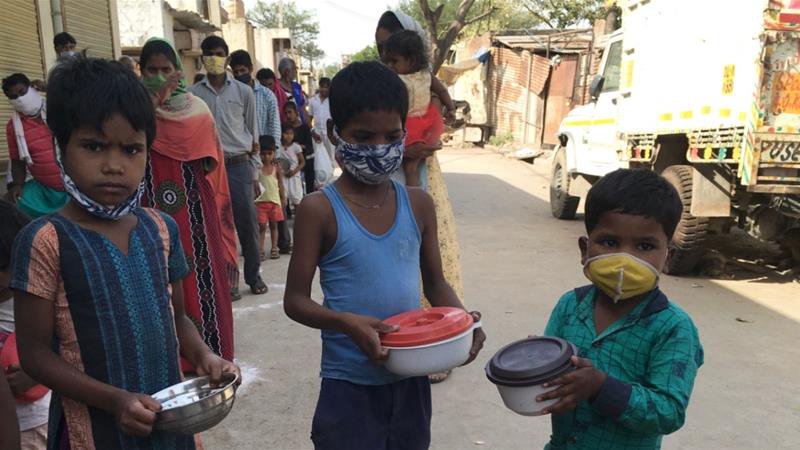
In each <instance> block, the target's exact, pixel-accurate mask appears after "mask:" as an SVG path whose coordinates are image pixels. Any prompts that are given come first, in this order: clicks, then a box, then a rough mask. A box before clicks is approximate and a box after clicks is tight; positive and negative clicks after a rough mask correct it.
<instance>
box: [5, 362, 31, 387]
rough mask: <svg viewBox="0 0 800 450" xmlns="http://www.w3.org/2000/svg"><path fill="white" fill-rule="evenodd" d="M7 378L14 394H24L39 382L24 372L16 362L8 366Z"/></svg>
mask: <svg viewBox="0 0 800 450" xmlns="http://www.w3.org/2000/svg"><path fill="white" fill-rule="evenodd" d="M6 380H8V386H9V387H10V388H11V393H12V394H14V395H20V394H23V393H25V392H26V391H27V390H28V389H30V388H32V387H34V386H36V384H37V383H36V381H34V380H33V378H31V377H29V376H28V374H26V373H25V372H23V371H22V369H21V368H20V367H19V366H18V365H16V364H14V365H11V366H9V367H8V372H6Z"/></svg>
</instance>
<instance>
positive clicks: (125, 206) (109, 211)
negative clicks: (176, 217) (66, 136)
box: [56, 144, 144, 220]
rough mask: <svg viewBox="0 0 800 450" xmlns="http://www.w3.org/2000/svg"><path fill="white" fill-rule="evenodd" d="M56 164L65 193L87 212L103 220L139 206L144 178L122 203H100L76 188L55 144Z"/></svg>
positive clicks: (119, 216)
mask: <svg viewBox="0 0 800 450" xmlns="http://www.w3.org/2000/svg"><path fill="white" fill-rule="evenodd" d="M56 164H57V165H58V169H59V170H60V171H61V180H62V181H63V182H64V190H65V191H66V192H67V194H69V196H70V197H72V200H74V201H75V203H77V204H78V206H80V207H81V208H83V209H84V210H86V212H88V213H89V214H91V215H93V216H95V217H98V218H100V219H105V220H119V219H120V218H121V217H123V216H125V215H126V214H128V213H129V212H131V211H132V210H134V209H136V208H138V207H139V203H140V201H141V199H142V194H143V193H144V180H142V182H141V183H139V187H138V188H137V189H136V192H134V193H133V194H131V196H130V197H128V198H127V199H125V201H123V202H122V203H120V204H118V205H114V206H107V205H101V204H100V203H97V202H96V201H94V200H92V199H91V198H89V196H88V195H86V194H84V193H83V192H81V191H80V189H78V185H76V184H75V182H74V181H72V178H70V176H69V175H67V173H66V172H64V166H63V165H62V164H61V149H59V148H58V145H57V144H56Z"/></svg>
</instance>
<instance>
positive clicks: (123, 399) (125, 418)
mask: <svg viewBox="0 0 800 450" xmlns="http://www.w3.org/2000/svg"><path fill="white" fill-rule="evenodd" d="M158 411H161V404H160V403H158V402H157V401H156V400H155V399H154V398H153V397H150V396H149V395H144V394H133V393H130V392H124V393H123V394H122V395H121V396H120V398H119V400H117V402H116V407H115V408H114V411H113V413H114V417H115V418H116V419H117V424H118V425H119V427H120V429H121V430H122V432H123V433H125V434H130V435H132V436H149V435H150V433H151V432H152V431H153V424H154V423H155V421H156V412H158Z"/></svg>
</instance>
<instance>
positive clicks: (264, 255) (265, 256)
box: [261, 252, 267, 262]
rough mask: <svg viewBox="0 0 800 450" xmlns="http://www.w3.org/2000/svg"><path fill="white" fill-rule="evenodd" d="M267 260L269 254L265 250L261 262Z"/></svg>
mask: <svg viewBox="0 0 800 450" xmlns="http://www.w3.org/2000/svg"><path fill="white" fill-rule="evenodd" d="M266 260H267V254H266V253H264V252H261V262H264V261H266Z"/></svg>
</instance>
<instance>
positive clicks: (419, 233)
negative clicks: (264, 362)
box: [284, 62, 485, 449]
mask: <svg viewBox="0 0 800 450" xmlns="http://www.w3.org/2000/svg"><path fill="white" fill-rule="evenodd" d="M330 105H331V115H332V116H333V121H334V123H335V125H336V133H337V136H338V139H337V140H338V141H339V144H338V146H337V150H336V154H337V158H338V159H339V162H340V163H341V166H342V168H343V174H342V176H341V177H340V178H339V179H338V180H337V181H336V182H335V183H332V184H329V185H328V186H326V187H325V188H324V189H323V190H322V191H321V192H316V193H314V194H311V195H309V196H307V197H306V198H305V199H304V200H303V203H302V204H301V205H300V207H299V208H298V210H297V220H296V223H295V237H296V242H295V248H294V253H293V255H292V259H291V262H290V263H289V274H288V280H287V285H286V295H285V297H284V309H285V311H286V314H287V315H288V316H289V317H290V318H292V319H293V320H296V321H298V322H300V323H302V324H304V325H307V326H309V327H313V328H318V329H321V330H322V370H321V373H320V376H321V377H322V386H321V389H320V396H319V402H318V403H317V409H316V413H315V415H314V420H313V424H312V431H311V439H312V440H313V441H314V445H315V448H317V449H353V448H365V449H366V448H368V449H388V448H393V449H422V448H428V445H429V443H430V419H431V398H430V384H429V382H428V378H427V377H415V378H403V377H400V376H397V375H394V374H392V373H390V372H388V371H387V370H386V369H384V368H383V367H382V366H381V362H382V361H384V360H385V359H386V357H387V355H388V352H387V350H386V349H384V348H382V347H381V344H380V334H381V333H386V332H391V331H394V330H395V329H394V328H393V327H391V326H389V325H387V324H385V323H383V322H382V320H383V319H386V318H387V317H389V316H392V315H395V314H398V313H401V312H404V311H409V310H415V309H418V308H419V299H420V284H419V276H420V272H421V274H422V280H423V286H424V288H425V295H426V296H427V297H428V298H429V299H430V302H431V304H432V305H434V306H453V307H458V308H463V306H462V304H461V301H460V300H459V299H458V297H456V295H455V293H454V292H453V289H452V288H451V287H450V286H449V285H448V284H447V282H446V281H445V279H444V276H443V275H442V261H441V258H440V256H439V244H438V238H437V234H436V215H435V213H434V209H433V201H432V199H431V197H430V196H429V195H428V194H426V193H425V192H424V191H422V190H420V189H408V190H407V189H406V188H405V187H403V185H402V184H400V183H397V182H393V181H391V180H390V178H389V177H390V176H391V175H392V173H393V172H394V171H396V170H397V169H399V168H400V164H401V161H402V157H403V141H402V139H403V134H404V132H403V121H404V119H405V117H406V112H407V109H408V95H407V92H406V90H405V88H404V86H403V83H402V81H400V79H399V78H398V77H397V76H396V75H395V74H394V73H392V72H391V71H390V70H389V69H387V68H386V67H384V66H382V65H381V64H379V63H377V62H358V63H353V64H350V65H349V66H347V67H346V68H345V69H343V70H342V71H340V72H339V73H338V74H337V75H336V77H335V78H334V79H333V81H332V83H331V94H330ZM317 267H319V270H320V284H321V286H322V291H323V293H324V296H325V298H324V302H323V304H322V305H320V304H319V303H317V302H315V301H314V300H312V299H311V297H310V294H311V284H312V281H313V279H314V274H315V272H316V269H317ZM472 315H473V317H474V318H475V319H476V320H477V319H479V318H480V314H479V313H477V312H473V313H472ZM484 339H485V335H484V334H483V332H481V331H480V329H477V330H476V331H475V333H474V337H473V345H472V349H471V351H470V361H471V360H472V359H474V358H475V356H476V355H477V353H478V351H479V350H480V349H481V347H482V345H483V341H484Z"/></svg>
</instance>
